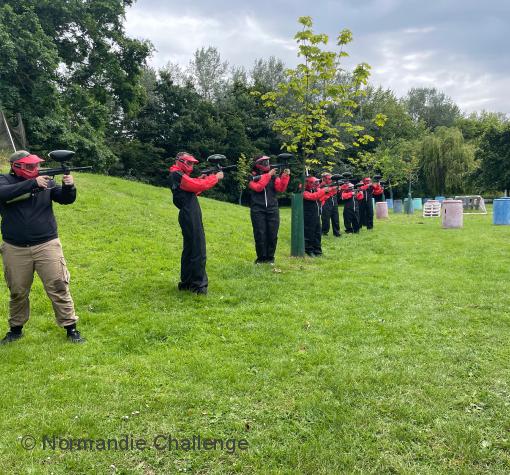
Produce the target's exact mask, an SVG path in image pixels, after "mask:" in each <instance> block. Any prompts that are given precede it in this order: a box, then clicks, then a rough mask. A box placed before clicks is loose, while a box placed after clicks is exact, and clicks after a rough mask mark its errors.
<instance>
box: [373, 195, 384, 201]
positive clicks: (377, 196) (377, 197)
mask: <svg viewBox="0 0 510 475" xmlns="http://www.w3.org/2000/svg"><path fill="white" fill-rule="evenodd" d="M374 201H375V202H376V203H380V202H381V201H384V195H374Z"/></svg>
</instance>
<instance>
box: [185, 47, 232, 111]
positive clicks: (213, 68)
mask: <svg viewBox="0 0 510 475" xmlns="http://www.w3.org/2000/svg"><path fill="white" fill-rule="evenodd" d="M227 70H228V62H227V61H222V59H221V56H220V53H219V51H218V50H217V49H216V48H215V47H214V46H209V47H208V48H207V49H206V48H200V49H197V50H196V51H195V54H194V55H193V60H192V61H191V62H190V66H189V74H190V77H191V79H192V81H193V84H194V85H195V87H196V90H197V92H198V93H199V94H200V95H201V96H202V97H203V98H204V99H206V100H208V101H212V100H216V99H218V98H219V96H220V95H221V93H222V91H223V88H224V86H225V84H226V82H227V78H226V73H227Z"/></svg>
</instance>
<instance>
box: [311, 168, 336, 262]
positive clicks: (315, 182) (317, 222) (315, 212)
mask: <svg viewBox="0 0 510 475" xmlns="http://www.w3.org/2000/svg"><path fill="white" fill-rule="evenodd" d="M319 183H320V180H319V179H318V178H315V177H313V176H308V177H306V180H305V191H304V192H303V219H304V233H305V253H306V254H307V255H308V256H310V257H318V256H322V246H321V236H322V229H321V200H322V199H323V198H324V197H325V196H327V195H328V194H329V192H330V191H335V192H336V191H337V190H338V188H337V187H336V186H332V187H329V186H326V187H324V188H319Z"/></svg>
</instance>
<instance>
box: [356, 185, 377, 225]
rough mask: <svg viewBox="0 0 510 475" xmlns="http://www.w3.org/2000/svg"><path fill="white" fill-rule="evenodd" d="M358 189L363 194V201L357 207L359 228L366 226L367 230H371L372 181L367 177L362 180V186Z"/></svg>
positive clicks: (372, 215)
mask: <svg viewBox="0 0 510 475" xmlns="http://www.w3.org/2000/svg"><path fill="white" fill-rule="evenodd" d="M360 189H361V191H362V192H363V199H362V200H361V203H360V207H359V215H360V227H362V226H366V228H367V229H372V228H373V227H374V204H373V202H372V192H373V190H374V187H373V185H372V180H371V179H370V178H369V177H366V178H363V185H362V186H361V188H360Z"/></svg>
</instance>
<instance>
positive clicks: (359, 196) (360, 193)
mask: <svg viewBox="0 0 510 475" xmlns="http://www.w3.org/2000/svg"><path fill="white" fill-rule="evenodd" d="M356 199H357V200H358V201H361V200H362V199H363V193H362V192H361V191H358V194H357V195H356Z"/></svg>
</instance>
